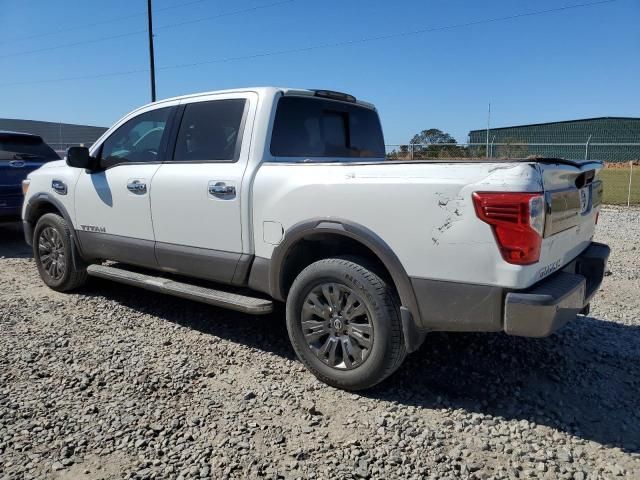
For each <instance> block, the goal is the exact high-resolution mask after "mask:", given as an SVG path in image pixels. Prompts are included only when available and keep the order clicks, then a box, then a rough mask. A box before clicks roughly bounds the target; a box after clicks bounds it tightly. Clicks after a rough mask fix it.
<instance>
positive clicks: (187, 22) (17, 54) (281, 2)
mask: <svg viewBox="0 0 640 480" xmlns="http://www.w3.org/2000/svg"><path fill="white" fill-rule="evenodd" d="M200 1H202V0H200ZM295 1H297V0H279V1H277V2H273V3H267V4H265V5H256V6H253V7H248V8H242V9H239V10H233V11H230V12H223V13H218V14H216V15H210V16H207V17H201V18H196V19H193V20H185V21H183V22H177V23H170V24H167V25H161V26H159V27H155V30H156V31H157V30H165V29H168V28H175V27H182V26H184V25H191V24H194V23H200V22H205V21H209V20H213V19H217V18H222V17H230V16H233V15H240V14H242V13H249V12H254V11H256V10H262V9H265V8H271V7H277V6H279V5H284V4H286V3H292V2H295ZM191 3H194V2H191ZM183 5H184V4H183ZM142 33H147V30H136V31H135V32H127V33H120V34H117V35H109V36H106V37H98V38H93V39H89V40H83V41H80V42H71V43H65V44H63V45H54V46H51V47H44V48H38V49H35V50H27V51H24V52H13V53H7V54H5V55H0V59H2V58H10V57H21V56H23V55H31V54H34V53H42V52H49V51H51V50H59V49H61V48H69V47H77V46H80V45H86V44H90V43H99V42H104V41H106V40H112V39H116V38H123V37H130V36H133V35H140V34H142Z"/></svg>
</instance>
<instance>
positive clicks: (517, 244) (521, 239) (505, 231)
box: [473, 192, 544, 265]
mask: <svg viewBox="0 0 640 480" xmlns="http://www.w3.org/2000/svg"><path fill="white" fill-rule="evenodd" d="M473 204H474V205H475V208H476V214H477V215H478V218H480V220H482V221H483V222H486V223H488V224H489V225H491V227H492V229H493V233H494V236H495V238H496V242H497V243H498V247H499V248H500V253H501V254H502V258H504V259H505V260H506V261H507V262H509V263H513V264H515V265H530V264H532V263H536V262H537V261H538V260H539V259H540V247H541V245H542V234H543V231H544V198H543V195H542V194H541V193H516V192H476V193H474V194H473Z"/></svg>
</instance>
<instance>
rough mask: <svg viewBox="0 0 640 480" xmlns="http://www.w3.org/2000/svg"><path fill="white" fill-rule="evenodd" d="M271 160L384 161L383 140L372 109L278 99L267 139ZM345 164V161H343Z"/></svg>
mask: <svg viewBox="0 0 640 480" xmlns="http://www.w3.org/2000/svg"><path fill="white" fill-rule="evenodd" d="M271 154H272V155H273V156H274V157H286V159H283V160H285V161H290V160H291V157H296V158H302V159H307V158H312V159H313V160H316V161H318V162H326V161H332V160H337V159H340V160H341V161H345V160H344V159H351V161H357V159H368V160H371V159H380V160H384V157H385V150H384V139H383V136H382V128H381V127H380V120H379V119H378V114H377V113H376V111H375V110H373V109H371V108H367V107H363V106H360V105H357V104H354V103H347V102H340V101H335V100H325V99H319V98H315V97H294V96H291V97H282V98H281V99H280V100H279V101H278V109H277V111H276V118H275V121H274V125H273V135H272V137H271ZM346 161H349V160H346Z"/></svg>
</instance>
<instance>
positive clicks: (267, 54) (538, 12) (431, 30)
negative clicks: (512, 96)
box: [0, 0, 618, 87]
mask: <svg viewBox="0 0 640 480" xmlns="http://www.w3.org/2000/svg"><path fill="white" fill-rule="evenodd" d="M617 1H618V0H599V1H595V2H586V3H578V4H574V5H566V6H564V7H556V8H549V9H545V10H535V11H532V12H524V13H517V14H514V15H505V16H502V17H493V18H488V19H482V20H473V21H470V22H464V23H455V24H450V25H442V26H438V27H424V28H419V29H416V30H408V31H404V32H394V33H387V34H383V35H374V36H369V37H362V38H359V39H351V40H343V41H339V42H330V43H322V44H318V45H310V46H307V47H299V48H291V49H285V50H273V51H270V52H261V53H254V54H251V55H242V56H236V57H223V58H215V59H211V60H204V61H200V62H193V63H182V64H174V65H165V66H164V67H157V70H170V69H179V68H190V67H197V66H200V65H208V64H213V63H226V62H233V61H239V60H251V59H255V58H263V57H271V56H277V55H288V54H292V53H302V52H309V51H312V50H320V49H326V48H336V47H347V46H352V45H359V44H362V43H367V42H373V41H382V40H390V39H393V38H402V37H408V36H411V35H419V34H425V33H434V32H439V31H445V30H454V29H459V28H465V27H472V26H476V25H484V24H490V23H496V22H503V21H508V20H515V19H519V18H524V17H533V16H538V15H546V14H549V13H558V12H562V11H566V10H573V9H577V8H584V7H592V6H596V5H602V4H607V3H614V2H617ZM148 71H149V70H148V69H140V70H129V71H125V72H111V73H108V74H99V75H87V76H83V77H66V78H57V79H46V80H33V81H28V82H13V83H3V84H0V86H2V87H5V86H11V85H29V84H38V83H53V82H63V81H68V80H79V79H90V78H101V77H106V76H117V75H130V74H133V73H139V72H148Z"/></svg>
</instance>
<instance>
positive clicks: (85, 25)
mask: <svg viewBox="0 0 640 480" xmlns="http://www.w3.org/2000/svg"><path fill="white" fill-rule="evenodd" d="M206 1H209V0H192V1H190V2H183V3H177V4H175V5H169V6H166V7H162V8H156V9H155V10H154V11H155V12H156V13H157V12H164V11H166V10H173V9H175V8H181V7H186V6H189V5H194V4H196V3H202V2H206ZM146 14H147V12H146V11H139V12H137V13H132V14H130V15H124V16H121V17H115V18H109V19H107V20H100V21H98V22H92V23H83V24H81V25H76V26H74V27H67V28H62V29H60V30H52V31H49V32H42V33H36V34H33V35H28V36H26V37H16V38H10V39H8V40H3V41H2V43H0V45H5V44H7V43H15V42H19V41H22V40H31V39H33V38H40V37H47V36H49V35H58V34H60V33H65V32H72V31H75V30H82V29H84V28H91V27H97V26H99V25H106V24H108V23H114V22H120V21H122V20H128V19H130V18H135V17H141V16H142V15H146Z"/></svg>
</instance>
